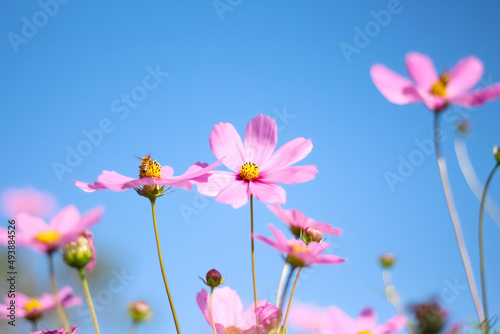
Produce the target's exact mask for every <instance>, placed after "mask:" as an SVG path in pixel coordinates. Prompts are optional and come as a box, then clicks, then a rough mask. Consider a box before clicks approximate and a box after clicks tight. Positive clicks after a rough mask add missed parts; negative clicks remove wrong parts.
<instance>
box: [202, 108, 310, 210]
mask: <svg viewBox="0 0 500 334" xmlns="http://www.w3.org/2000/svg"><path fill="white" fill-rule="evenodd" d="M277 133H278V129H277V126H276V121H274V120H273V119H271V118H270V117H269V116H266V117H264V116H262V114H259V115H258V116H257V117H255V118H254V119H252V120H251V121H250V122H249V123H248V125H247V128H246V131H245V138H244V143H243V142H242V141H241V137H240V136H239V135H238V133H237V132H236V129H235V128H234V126H233V125H232V124H230V123H219V124H217V125H214V128H213V130H212V132H211V133H210V148H211V149H212V152H213V154H214V155H215V156H216V157H217V159H223V163H224V165H225V166H226V167H228V168H229V169H230V170H231V171H230V172H226V171H214V173H213V175H212V176H211V177H210V178H209V179H208V182H207V183H204V184H198V185H197V187H198V191H199V192H200V193H201V194H202V195H205V196H215V200H217V201H219V202H222V203H227V204H231V205H232V206H233V208H239V207H241V206H243V205H245V204H246V203H247V202H248V200H249V198H250V195H253V196H255V197H256V198H257V199H258V200H259V201H262V202H267V203H285V201H286V193H285V190H284V189H283V188H282V187H280V186H278V185H277V184H276V183H275V182H279V183H285V184H295V183H301V182H306V181H310V180H312V179H314V175H315V174H316V173H317V172H318V171H317V169H316V166H314V165H309V166H293V167H291V165H293V164H295V163H296V162H298V161H300V160H302V159H304V158H305V157H306V156H307V155H308V154H309V152H311V150H312V143H311V140H310V139H304V138H296V139H294V140H292V141H289V142H288V143H286V144H285V145H283V146H282V147H280V148H279V149H278V150H277V151H276V152H274V149H275V148H276V143H277V141H278V134H277Z"/></svg>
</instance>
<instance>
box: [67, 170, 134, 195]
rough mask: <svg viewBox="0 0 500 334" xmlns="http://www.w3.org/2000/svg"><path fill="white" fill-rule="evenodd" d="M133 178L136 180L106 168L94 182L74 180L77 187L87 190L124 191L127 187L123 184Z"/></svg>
mask: <svg viewBox="0 0 500 334" xmlns="http://www.w3.org/2000/svg"><path fill="white" fill-rule="evenodd" d="M132 180H134V178H132V177H127V176H123V175H120V174H118V173H117V172H115V171H111V172H110V171H107V170H105V171H103V172H102V174H101V175H99V176H98V177H97V181H96V182H94V184H89V183H85V182H81V181H74V182H75V185H76V186H77V187H79V188H80V189H82V190H84V191H87V192H92V191H95V190H104V189H110V190H114V191H123V190H125V189H122V185H123V184H124V183H126V182H129V181H132Z"/></svg>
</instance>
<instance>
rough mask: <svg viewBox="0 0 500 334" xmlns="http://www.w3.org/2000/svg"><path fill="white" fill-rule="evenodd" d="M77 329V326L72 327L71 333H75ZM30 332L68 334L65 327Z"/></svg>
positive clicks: (37, 333) (36, 333)
mask: <svg viewBox="0 0 500 334" xmlns="http://www.w3.org/2000/svg"><path fill="white" fill-rule="evenodd" d="M76 330H77V328H76V327H73V328H71V333H72V334H75V333H76ZM30 334H66V331H65V330H64V328H61V329H57V330H55V331H36V332H33V333H30Z"/></svg>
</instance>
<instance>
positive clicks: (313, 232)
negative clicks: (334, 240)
mask: <svg viewBox="0 0 500 334" xmlns="http://www.w3.org/2000/svg"><path fill="white" fill-rule="evenodd" d="M304 232H305V233H306V237H307V238H308V239H309V238H310V240H308V241H309V242H311V241H316V242H321V241H322V240H323V233H321V231H320V230H318V229H317V228H314V227H307V228H306V229H305V231H304ZM305 242H306V243H309V242H307V241H305Z"/></svg>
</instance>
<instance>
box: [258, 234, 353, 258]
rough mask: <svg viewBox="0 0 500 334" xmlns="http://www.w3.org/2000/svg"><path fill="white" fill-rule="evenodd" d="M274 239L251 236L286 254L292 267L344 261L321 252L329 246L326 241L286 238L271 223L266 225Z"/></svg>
mask: <svg viewBox="0 0 500 334" xmlns="http://www.w3.org/2000/svg"><path fill="white" fill-rule="evenodd" d="M268 226H269V228H270V229H271V231H272V233H273V234H274V237H275V238H276V240H273V239H269V238H267V237H264V236H261V235H257V234H254V235H253V237H254V238H255V239H257V240H260V241H262V242H264V243H266V244H268V245H269V246H271V247H274V248H276V249H277V250H278V251H280V252H283V253H285V254H287V259H286V261H287V262H288V263H289V264H290V265H292V266H293V267H304V266H308V265H310V264H339V263H342V262H345V259H342V258H340V257H338V256H336V255H333V254H321V253H323V252H324V251H325V250H326V249H327V248H328V247H329V246H330V244H328V243H327V242H320V243H318V242H315V241H312V242H310V243H309V244H307V245H306V243H305V242H304V241H302V240H297V239H287V238H286V237H285V235H284V234H283V232H281V231H280V230H278V229H276V228H275V227H274V226H273V225H272V224H269V225H268Z"/></svg>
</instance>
